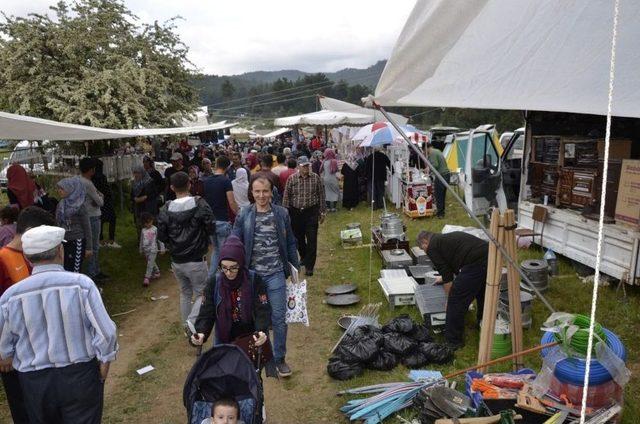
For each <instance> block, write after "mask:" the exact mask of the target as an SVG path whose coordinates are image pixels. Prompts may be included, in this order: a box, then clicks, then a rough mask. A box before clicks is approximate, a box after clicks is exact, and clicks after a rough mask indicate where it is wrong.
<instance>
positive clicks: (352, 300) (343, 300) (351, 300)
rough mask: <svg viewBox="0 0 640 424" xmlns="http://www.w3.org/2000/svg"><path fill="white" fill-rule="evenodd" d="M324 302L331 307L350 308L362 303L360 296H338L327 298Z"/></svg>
mask: <svg viewBox="0 0 640 424" xmlns="http://www.w3.org/2000/svg"><path fill="white" fill-rule="evenodd" d="M324 301H325V302H326V303H327V305H331V306H349V305H355V304H356V303H358V302H360V296H358V295H357V294H338V295H335V296H327V297H326V298H325V300H324Z"/></svg>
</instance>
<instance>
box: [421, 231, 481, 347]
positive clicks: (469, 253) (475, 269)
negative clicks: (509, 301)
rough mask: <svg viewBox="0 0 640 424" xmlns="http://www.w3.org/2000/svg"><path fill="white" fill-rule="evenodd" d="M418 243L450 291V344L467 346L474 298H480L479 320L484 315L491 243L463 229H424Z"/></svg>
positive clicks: (447, 335)
mask: <svg viewBox="0 0 640 424" xmlns="http://www.w3.org/2000/svg"><path fill="white" fill-rule="evenodd" d="M417 243H418V246H420V248H421V249H422V250H424V251H425V252H426V253H427V255H428V256H429V259H431V261H432V262H433V266H434V267H435V268H436V270H437V271H438V272H439V273H440V275H441V277H440V278H439V279H438V280H439V281H438V283H440V284H444V286H445V291H446V292H448V300H447V317H446V319H447V322H446V324H445V327H444V337H445V339H446V341H447V343H448V344H449V345H451V347H453V348H460V347H462V346H464V337H463V336H464V316H465V314H466V313H467V311H468V310H469V305H470V304H471V302H473V299H476V301H477V305H476V307H477V309H476V311H477V317H478V324H480V320H481V319H482V310H483V308H484V291H485V286H486V281H487V259H488V255H489V243H487V242H486V241H484V240H481V239H479V238H478V237H475V236H472V235H471V234H467V233H463V232H460V231H455V232H452V233H448V234H434V233H430V232H427V231H421V232H420V234H418V239H417Z"/></svg>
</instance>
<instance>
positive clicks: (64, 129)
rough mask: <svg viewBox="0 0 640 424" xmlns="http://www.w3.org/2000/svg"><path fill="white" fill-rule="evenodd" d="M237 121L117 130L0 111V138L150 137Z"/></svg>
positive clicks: (199, 130) (233, 124) (219, 128)
mask: <svg viewBox="0 0 640 424" xmlns="http://www.w3.org/2000/svg"><path fill="white" fill-rule="evenodd" d="M235 125H237V124H235V123H231V124H227V123H226V121H221V122H217V123H214V124H208V125H199V126H189V127H175V128H149V129H136V130H114V129H109V128H97V127H89V126H86V125H75V124H67V123H65V122H56V121H50V120H48V119H41V118H33V117H31V116H23V115H16V114H13V113H7V112H0V139H6V140H64V141H79V140H82V141H84V140H106V139H114V138H129V137H150V136H154V135H170V134H195V133H200V132H204V131H214V130H221V129H225V128H231V127H233V126H235Z"/></svg>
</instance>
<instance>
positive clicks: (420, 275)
mask: <svg viewBox="0 0 640 424" xmlns="http://www.w3.org/2000/svg"><path fill="white" fill-rule="evenodd" d="M431 271H433V268H432V267H430V266H428V265H413V266H410V267H409V272H410V273H411V276H412V277H413V278H415V279H416V281H417V282H418V284H424V278H425V277H426V276H427V274H428V273H429V272H431Z"/></svg>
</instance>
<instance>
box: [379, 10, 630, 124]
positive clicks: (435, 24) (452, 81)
mask: <svg viewBox="0 0 640 424" xmlns="http://www.w3.org/2000/svg"><path fill="white" fill-rule="evenodd" d="M613 13H614V7H613V2H611V1H610V0H589V1H579V0H566V1H564V0H563V1H557V0H468V1H458V2H452V1H448V0H430V1H418V2H417V4H416V6H415V7H414V9H413V11H412V13H411V15H410V16H409V19H408V20H407V23H406V24H405V27H404V29H403V30H402V33H401V34H400V37H399V38H398V40H397V42H396V45H395V47H394V50H393V52H392V54H391V58H390V59H389V62H388V63H387V65H386V67H385V69H384V72H383V73H382V76H381V78H380V81H379V82H378V86H377V88H376V94H375V97H376V101H377V102H378V103H379V104H381V105H387V106H396V105H401V106H444V107H462V108H483V109H518V110H541V111H556V112H573V113H586V114H597V115H606V113H607V94H608V87H609V70H610V56H611V39H612V32H611V28H612V24H613ZM638 16H640V2H638V1H635V0H620V15H619V22H618V35H617V44H616V65H615V92H614V97H613V110H612V114H613V115H614V116H626V117H640V84H638V69H640V50H638V47H637V45H638V40H640V25H638Z"/></svg>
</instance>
